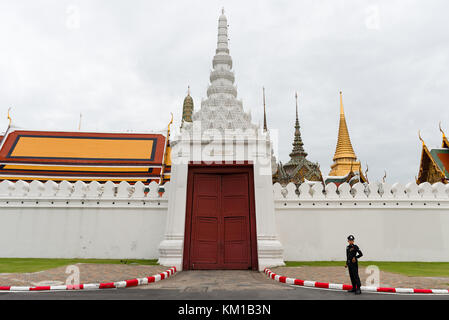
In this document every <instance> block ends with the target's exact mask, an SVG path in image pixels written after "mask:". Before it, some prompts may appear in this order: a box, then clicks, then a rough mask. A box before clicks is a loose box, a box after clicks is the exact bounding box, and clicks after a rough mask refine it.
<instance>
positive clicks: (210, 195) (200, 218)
mask: <svg viewBox="0 0 449 320" xmlns="http://www.w3.org/2000/svg"><path fill="white" fill-rule="evenodd" d="M248 183H249V181H248V174H247V173H238V174H202V173H197V174H194V176H193V184H194V186H193V206H192V215H191V218H192V223H191V237H190V239H191V241H190V257H189V261H190V262H189V268H191V269H249V268H251V237H250V232H251V231H250V203H249V191H248V190H249V184H248Z"/></svg>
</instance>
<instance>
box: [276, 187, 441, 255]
mask: <svg viewBox="0 0 449 320" xmlns="http://www.w3.org/2000/svg"><path fill="white" fill-rule="evenodd" d="M296 191H297V190H296V187H295V185H294V184H289V185H287V186H286V187H285V188H283V187H281V185H279V184H275V185H274V186H273V192H274V199H275V210H276V225H277V230H278V234H279V236H280V238H281V242H282V244H283V246H284V259H285V260H286V261H295V260H302V261H311V260H345V247H346V245H347V241H346V238H347V236H348V235H349V234H353V235H354V236H355V239H356V243H357V244H358V245H359V246H360V247H361V249H362V252H363V253H364V255H365V256H364V257H363V258H362V259H364V260H384V261H449V185H444V184H442V183H436V184H434V185H430V184H429V183H422V184H420V185H419V186H418V185H416V184H415V183H409V184H407V185H405V186H403V185H401V184H398V183H396V184H394V185H389V184H386V183H383V184H382V183H380V184H377V183H373V184H369V185H367V186H366V187H365V186H364V185H363V184H360V183H358V184H355V185H354V186H353V187H352V188H351V187H350V185H349V184H347V183H345V184H342V185H340V186H339V187H338V188H337V187H336V185H335V184H333V183H332V184H328V185H327V186H326V189H325V191H324V192H323V187H322V185H321V184H315V185H314V186H313V187H310V186H309V185H308V184H302V185H301V186H300V188H299V195H298V194H297V192H296Z"/></svg>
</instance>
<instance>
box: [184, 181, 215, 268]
mask: <svg viewBox="0 0 449 320" xmlns="http://www.w3.org/2000/svg"><path fill="white" fill-rule="evenodd" d="M220 182H221V181H220V176H217V175H208V174H196V175H195V176H194V191H193V192H194V195H195V196H194V202H193V215H192V236H191V245H190V248H191V259H190V261H191V264H192V265H193V267H195V266H200V265H201V264H212V265H216V264H219V255H218V250H219V237H218V235H219V233H220V230H219V219H220V205H219V201H220Z"/></svg>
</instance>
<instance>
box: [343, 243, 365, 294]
mask: <svg viewBox="0 0 449 320" xmlns="http://www.w3.org/2000/svg"><path fill="white" fill-rule="evenodd" d="M348 243H349V245H348V246H347V247H346V265H345V268H346V267H347V268H348V269H349V276H350V277H351V283H352V290H349V292H354V293H355V294H361V293H362V291H360V287H361V284H360V278H359V265H358V259H359V258H360V257H362V256H363V253H362V251H360V248H359V247H358V246H357V245H355V244H354V236H353V235H350V236H349V237H348Z"/></svg>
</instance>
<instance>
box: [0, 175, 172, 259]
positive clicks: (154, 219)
mask: <svg viewBox="0 0 449 320" xmlns="http://www.w3.org/2000/svg"><path fill="white" fill-rule="evenodd" d="M144 188H145V186H144V185H143V184H141V183H137V184H135V185H134V186H130V185H129V184H128V183H126V182H122V183H120V184H119V185H114V184H113V183H111V182H107V183H106V184H104V185H100V184H99V183H97V182H92V183H90V184H84V183H83V182H77V183H75V184H71V183H68V182H61V183H60V184H56V183H54V182H51V181H50V182H47V183H45V184H42V183H40V182H38V181H34V182H32V183H31V184H28V183H25V182H22V181H19V182H17V183H11V182H9V181H4V182H2V183H0V257H22V258H25V257H26V258H98V259H157V258H158V257H159V253H158V246H159V243H160V242H161V240H162V239H163V235H164V230H165V223H166V216H167V196H166V194H167V193H164V194H163V195H162V196H159V194H158V193H157V188H158V186H157V184H156V183H152V184H150V188H149V189H150V191H149V193H147V194H145V192H144V191H145V190H144ZM166 189H167V191H168V189H169V183H167V184H166Z"/></svg>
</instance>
